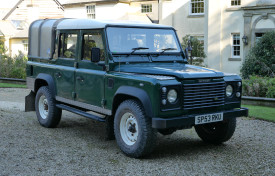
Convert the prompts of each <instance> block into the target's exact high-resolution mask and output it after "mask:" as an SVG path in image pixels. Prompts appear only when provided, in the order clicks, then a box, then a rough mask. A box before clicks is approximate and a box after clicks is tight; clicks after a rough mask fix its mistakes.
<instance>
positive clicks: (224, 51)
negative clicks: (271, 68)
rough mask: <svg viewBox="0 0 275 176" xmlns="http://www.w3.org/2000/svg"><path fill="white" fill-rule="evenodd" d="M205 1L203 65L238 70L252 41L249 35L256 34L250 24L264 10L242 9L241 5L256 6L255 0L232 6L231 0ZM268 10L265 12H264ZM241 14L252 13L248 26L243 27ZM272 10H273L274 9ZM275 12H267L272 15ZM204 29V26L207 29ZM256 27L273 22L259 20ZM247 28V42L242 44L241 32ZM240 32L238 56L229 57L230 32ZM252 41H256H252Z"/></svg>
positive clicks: (272, 27)
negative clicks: (204, 61)
mask: <svg viewBox="0 0 275 176" xmlns="http://www.w3.org/2000/svg"><path fill="white" fill-rule="evenodd" d="M206 1H207V3H208V13H207V15H206V18H205V23H206V25H205V36H206V40H205V42H206V43H205V50H206V55H207V58H206V64H207V65H208V67H210V68H213V69H217V70H220V71H223V72H230V73H237V74H239V73H240V68H241V65H242V63H243V61H244V59H245V53H244V49H245V48H246V50H247V51H248V50H249V48H250V47H251V45H252V44H251V43H253V40H252V38H253V37H255V33H253V30H252V28H253V23H254V22H255V20H257V19H258V18H260V17H261V16H262V15H263V14H264V12H265V11H267V10H265V9H263V10H258V11H257V8H256V9H255V10H248V11H244V10H243V9H242V8H241V7H251V8H252V7H253V6H256V5H259V1H257V0H242V1H241V2H242V5H241V6H240V7H231V6H230V0H227V1H212V0H206ZM274 2H275V1H274ZM267 12H268V11H267ZM244 13H249V14H251V15H252V16H251V25H250V27H249V28H250V29H244V26H245V21H244ZM273 13H274V11H273ZM274 15H275V14H272V13H271V14H270V12H269V14H268V16H274ZM206 28H207V29H206ZM258 29H275V25H274V22H273V21H272V20H270V19H261V20H260V21H259V22H258V23H257V24H256V30H258ZM245 30H246V31H250V35H249V36H248V42H249V45H247V46H245V45H244V44H243V42H242V39H241V38H242V37H243V36H244V35H245V32H244V31H245ZM234 33H238V34H240V47H241V49H240V57H239V58H238V57H235V58H233V59H232V34H234ZM254 42H255V41H254Z"/></svg>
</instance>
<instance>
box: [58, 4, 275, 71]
mask: <svg viewBox="0 0 275 176" xmlns="http://www.w3.org/2000/svg"><path fill="white" fill-rule="evenodd" d="M63 6H64V8H65V12H64V16H65V17H69V18H70V17H73V18H95V19H108V20H134V21H143V22H155V23H160V24H166V25H171V26H173V27H174V28H175V29H176V30H177V33H178V36H179V38H180V39H182V37H184V36H185V35H190V36H193V37H197V38H198V39H199V40H201V41H204V49H205V53H206V55H207V58H206V59H205V64H206V65H207V66H208V67H210V68H214V69H217V70H221V71H224V72H233V73H239V71H240V67H241V65H242V62H243V61H244V59H245V55H246V54H247V53H248V52H249V49H250V48H251V46H253V45H254V44H255V42H256V41H257V39H258V38H260V37H261V36H262V35H263V34H264V33H265V32H267V31H270V30H275V0H151V1H148V0H67V1H66V2H65V3H64V4H63ZM242 38H244V39H245V38H246V39H247V44H246V43H244V42H243V41H242Z"/></svg>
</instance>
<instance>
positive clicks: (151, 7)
mask: <svg viewBox="0 0 275 176" xmlns="http://www.w3.org/2000/svg"><path fill="white" fill-rule="evenodd" d="M143 6H148V9H149V10H150V6H151V11H149V12H147V11H146V12H142V10H143V8H142V7H143ZM146 9H147V8H145V10H146ZM140 12H141V13H152V12H153V4H141V5H140Z"/></svg>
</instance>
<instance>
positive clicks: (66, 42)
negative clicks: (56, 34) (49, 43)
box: [59, 33, 77, 58]
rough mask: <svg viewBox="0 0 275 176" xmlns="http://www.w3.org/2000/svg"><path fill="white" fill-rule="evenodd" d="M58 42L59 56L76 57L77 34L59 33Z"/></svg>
mask: <svg viewBox="0 0 275 176" xmlns="http://www.w3.org/2000/svg"><path fill="white" fill-rule="evenodd" d="M59 44H60V45H59V57H63V58H75V57H76V44H77V34H67V33H63V34H60V38H59Z"/></svg>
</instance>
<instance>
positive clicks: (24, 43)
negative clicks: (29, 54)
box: [22, 40, 29, 51]
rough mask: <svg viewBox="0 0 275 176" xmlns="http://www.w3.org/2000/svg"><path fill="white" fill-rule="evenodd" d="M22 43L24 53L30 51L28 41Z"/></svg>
mask: <svg viewBox="0 0 275 176" xmlns="http://www.w3.org/2000/svg"><path fill="white" fill-rule="evenodd" d="M22 43H23V47H24V51H28V47H29V44H28V40H22Z"/></svg>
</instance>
